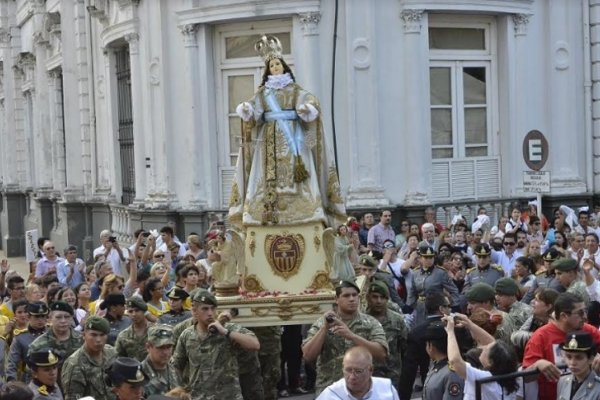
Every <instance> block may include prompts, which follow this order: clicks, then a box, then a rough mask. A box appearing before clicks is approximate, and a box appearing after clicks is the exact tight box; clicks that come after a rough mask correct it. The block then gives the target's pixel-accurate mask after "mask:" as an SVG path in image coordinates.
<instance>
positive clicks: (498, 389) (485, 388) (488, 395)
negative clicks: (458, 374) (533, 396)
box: [463, 363, 518, 400]
mask: <svg viewBox="0 0 600 400" xmlns="http://www.w3.org/2000/svg"><path fill="white" fill-rule="evenodd" d="M465 365H466V368H467V379H465V395H464V397H463V400H475V394H476V393H477V392H476V390H475V381H477V380H479V379H483V378H489V377H490V376H492V374H491V372H489V371H483V370H480V369H477V368H473V367H472V366H471V364H469V363H465ZM517 392H518V390H517V391H516V392H512V393H511V394H506V393H504V394H503V393H502V386H500V385H499V384H498V383H496V382H490V383H486V384H484V385H481V398H482V399H485V400H496V399H497V400H501V399H503V400H515V399H516V398H517Z"/></svg>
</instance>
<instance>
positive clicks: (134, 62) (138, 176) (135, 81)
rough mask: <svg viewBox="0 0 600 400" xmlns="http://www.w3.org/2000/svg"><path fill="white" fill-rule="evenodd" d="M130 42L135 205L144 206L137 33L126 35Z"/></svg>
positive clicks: (141, 106) (138, 38)
mask: <svg viewBox="0 0 600 400" xmlns="http://www.w3.org/2000/svg"><path fill="white" fill-rule="evenodd" d="M125 40H126V41H127V43H129V63H130V65H131V107H132V115H133V152H134V160H135V199H134V201H133V204H134V205H140V206H143V205H144V204H145V199H146V173H145V171H146V150H145V144H144V142H145V139H146V138H145V137H144V121H143V117H142V114H143V100H142V83H141V75H142V70H141V65H140V51H139V40H140V37H139V35H138V34H137V33H129V34H127V35H125Z"/></svg>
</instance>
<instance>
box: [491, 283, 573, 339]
mask: <svg viewBox="0 0 600 400" xmlns="http://www.w3.org/2000/svg"><path fill="white" fill-rule="evenodd" d="M494 289H495V291H496V306H497V307H498V309H499V310H501V311H504V312H507V313H508V315H510V316H511V317H512V319H513V321H514V322H515V325H516V326H517V327H521V326H522V325H523V324H524V323H525V321H527V318H529V317H530V316H531V315H532V313H533V309H532V308H531V306H530V305H528V304H525V303H521V302H520V301H517V294H518V293H519V285H517V282H515V281H514V279H512V278H500V279H498V280H497V281H496V285H495V287H494ZM584 289H585V288H584Z"/></svg>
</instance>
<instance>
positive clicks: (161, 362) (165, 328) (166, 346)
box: [142, 324, 179, 396]
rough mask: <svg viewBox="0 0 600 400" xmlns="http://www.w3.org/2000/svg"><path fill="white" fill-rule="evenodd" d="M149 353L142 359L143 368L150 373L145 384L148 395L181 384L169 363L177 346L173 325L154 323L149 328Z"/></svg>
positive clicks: (147, 345) (162, 391)
mask: <svg viewBox="0 0 600 400" xmlns="http://www.w3.org/2000/svg"><path fill="white" fill-rule="evenodd" d="M146 348H147V349H148V355H147V356H146V359H145V360H144V361H142V370H143V371H144V372H145V373H146V375H148V381H147V382H146V383H145V385H144V393H145V395H146V396H151V395H153V394H165V393H167V392H168V391H170V390H172V389H174V388H175V387H176V386H177V385H178V384H179V379H178V377H177V374H176V373H175V368H173V366H172V365H170V364H169V360H170V359H171V356H172V355H173V349H174V348H175V338H174V337H173V327H171V326H169V325H165V324H163V325H154V326H151V327H150V329H148V341H147V342H146Z"/></svg>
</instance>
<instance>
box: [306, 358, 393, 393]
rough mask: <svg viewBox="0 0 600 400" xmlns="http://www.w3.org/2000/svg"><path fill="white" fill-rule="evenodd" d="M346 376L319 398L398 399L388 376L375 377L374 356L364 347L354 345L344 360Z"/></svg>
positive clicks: (343, 367) (328, 387)
mask: <svg viewBox="0 0 600 400" xmlns="http://www.w3.org/2000/svg"><path fill="white" fill-rule="evenodd" d="M342 364H343V366H342V371H343V372H344V377H343V378H342V379H340V380H338V381H336V382H334V383H332V384H331V385H329V386H327V387H326V388H325V390H324V391H323V392H322V393H321V394H320V395H319V397H317V400H340V399H343V400H356V399H377V400H388V399H390V400H398V399H399V397H398V392H396V388H394V386H393V385H392V382H391V381H390V380H389V379H387V378H374V377H373V376H372V375H373V356H372V355H371V352H370V351H369V350H367V349H365V348H364V347H359V346H357V347H352V348H350V349H349V350H348V351H347V352H346V354H345V355H344V359H343V362H342Z"/></svg>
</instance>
